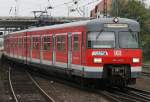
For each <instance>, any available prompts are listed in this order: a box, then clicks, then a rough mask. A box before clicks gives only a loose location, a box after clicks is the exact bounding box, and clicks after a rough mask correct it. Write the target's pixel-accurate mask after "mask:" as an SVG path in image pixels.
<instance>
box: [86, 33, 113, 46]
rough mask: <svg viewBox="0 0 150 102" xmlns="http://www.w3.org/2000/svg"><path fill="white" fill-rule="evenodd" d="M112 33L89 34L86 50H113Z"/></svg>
mask: <svg viewBox="0 0 150 102" xmlns="http://www.w3.org/2000/svg"><path fill="white" fill-rule="evenodd" d="M114 47H115V34H114V32H89V33H88V48H114Z"/></svg>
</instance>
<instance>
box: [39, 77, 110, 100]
mask: <svg viewBox="0 0 150 102" xmlns="http://www.w3.org/2000/svg"><path fill="white" fill-rule="evenodd" d="M42 80H43V83H44V84H45V83H48V84H49V88H47V90H49V91H48V93H49V94H50V95H51V96H52V97H53V98H54V99H56V100H59V102H109V101H107V100H106V99H104V98H102V97H101V95H98V94H95V93H92V92H87V91H85V90H81V89H78V88H74V87H71V86H68V85H64V84H61V83H57V82H54V81H48V80H45V81H44V79H42ZM46 81H47V82H46ZM45 85H46V84H45ZM46 86H47V85H46ZM56 102H57V101H56Z"/></svg>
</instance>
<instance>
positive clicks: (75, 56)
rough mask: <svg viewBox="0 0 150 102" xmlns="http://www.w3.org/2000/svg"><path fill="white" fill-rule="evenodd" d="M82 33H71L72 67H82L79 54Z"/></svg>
mask: <svg viewBox="0 0 150 102" xmlns="http://www.w3.org/2000/svg"><path fill="white" fill-rule="evenodd" d="M81 42H82V33H81V32H74V33H73V34H72V68H75V69H76V68H77V67H78V69H79V68H82V62H81V59H82V54H81V49H82V47H81Z"/></svg>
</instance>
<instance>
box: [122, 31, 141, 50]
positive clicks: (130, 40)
mask: <svg viewBox="0 0 150 102" xmlns="http://www.w3.org/2000/svg"><path fill="white" fill-rule="evenodd" d="M119 46H120V48H139V43H138V33H137V32H119Z"/></svg>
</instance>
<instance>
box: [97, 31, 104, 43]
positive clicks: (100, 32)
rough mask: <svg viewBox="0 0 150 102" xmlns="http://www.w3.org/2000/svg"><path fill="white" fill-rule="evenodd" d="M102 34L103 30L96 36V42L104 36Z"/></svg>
mask: <svg viewBox="0 0 150 102" xmlns="http://www.w3.org/2000/svg"><path fill="white" fill-rule="evenodd" d="M102 32H103V29H102V30H101V31H100V32H99V33H98V35H97V36H96V41H97V39H98V38H99V36H100V35H101V34H102Z"/></svg>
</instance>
